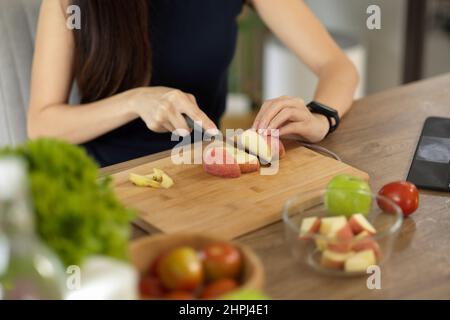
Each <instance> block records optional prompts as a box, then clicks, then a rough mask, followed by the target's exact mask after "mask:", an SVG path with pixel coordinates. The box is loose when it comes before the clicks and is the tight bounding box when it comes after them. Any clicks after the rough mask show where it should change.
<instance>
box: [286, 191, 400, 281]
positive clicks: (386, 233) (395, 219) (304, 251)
mask: <svg viewBox="0 0 450 320" xmlns="http://www.w3.org/2000/svg"><path fill="white" fill-rule="evenodd" d="M332 192H338V193H342V194H344V193H345V195H346V196H348V197H349V198H347V199H358V197H359V199H361V197H365V199H366V205H365V208H366V209H365V210H366V215H364V217H365V218H366V220H367V221H368V222H369V223H370V224H371V225H372V226H373V227H374V228H375V229H376V233H375V234H373V233H368V232H365V233H364V234H362V233H361V232H362V231H361V230H359V227H358V225H356V227H357V228H355V224H354V223H352V224H349V225H348V227H350V226H352V227H350V229H351V230H352V232H351V234H353V236H351V238H349V237H345V240H342V239H341V238H340V240H338V239H337V237H336V233H334V234H333V235H330V234H328V235H326V234H327V233H326V226H325V224H326V223H324V221H328V224H329V221H331V220H330V219H328V220H322V218H329V217H336V216H337V217H339V216H340V217H341V218H339V219H340V220H341V221H340V222H342V216H346V220H347V222H348V221H349V220H350V219H351V217H352V215H353V214H350V215H339V211H338V210H336V207H335V208H334V214H333V215H331V214H330V213H329V210H328V209H327V205H326V202H327V191H326V190H317V191H312V192H308V193H302V194H299V195H297V196H295V197H293V198H291V199H289V200H288V201H287V202H286V203H285V205H284V208H283V213H282V215H283V216H282V218H283V222H284V225H285V237H286V242H287V244H288V246H289V248H290V250H291V253H292V255H293V257H294V259H295V260H297V261H298V262H299V263H302V264H306V265H308V266H309V267H311V268H313V269H314V270H316V271H318V272H321V273H324V274H327V275H335V276H343V277H346V276H360V275H363V274H365V275H367V272H368V269H367V268H365V267H364V268H363V267H361V268H359V270H358V267H357V266H363V265H364V262H366V261H374V263H370V266H373V265H375V266H381V265H382V264H383V263H384V262H385V261H386V260H387V259H388V258H389V256H390V254H391V251H392V248H393V244H394V242H395V239H396V237H397V234H398V231H399V229H400V227H401V225H402V222H403V215H402V211H401V209H400V207H398V206H397V205H396V204H395V203H394V202H392V201H391V200H390V199H388V198H386V197H382V196H379V195H375V194H372V193H370V192H365V191H350V190H345V189H340V190H336V189H333V190H332ZM357 202H358V200H355V203H356V204H354V203H353V204H351V203H350V208H352V207H351V206H352V205H356V206H358V203H357ZM379 203H382V204H384V205H383V207H384V208H386V210H387V211H389V212H385V210H383V209H381V208H380V207H379V205H378V204H379ZM359 205H361V202H359ZM363 206H364V205H363ZM354 208H356V207H354ZM343 210H346V212H349V207H348V206H347V207H346V208H345V207H344V209H343ZM350 212H351V211H350ZM356 213H357V212H355V214H356ZM311 217H317V218H320V219H321V220H320V226H319V227H317V225H316V232H311V233H307V234H305V233H303V234H301V233H300V228H301V224H302V222H303V221H304V219H306V218H311ZM359 218H361V214H359ZM309 220H310V221H314V220H313V219H309ZM359 220H360V219H359ZM316 222H317V221H316ZM352 222H354V221H352ZM336 225H337V224H336ZM367 250H369V251H372V252H373V256H375V258H374V259H373V256H372V253H370V252H365V251H367ZM363 251H364V253H362V252H363ZM357 254H358V255H357ZM367 255H369V257H371V258H372V259H368V260H367V259H363V260H362V261H363V263H361V256H364V257H367ZM350 257H353V259H352V260H349V258H350Z"/></svg>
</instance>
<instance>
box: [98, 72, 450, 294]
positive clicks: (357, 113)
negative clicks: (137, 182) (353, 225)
mask: <svg viewBox="0 0 450 320" xmlns="http://www.w3.org/2000/svg"><path fill="white" fill-rule="evenodd" d="M429 116H443V117H450V74H448V75H444V76H441V77H437V78H433V79H430V80H427V81H423V82H419V83H414V84H410V85H407V86H404V87H399V88H395V89H392V90H388V91H385V92H382V93H379V94H376V95H373V96H370V97H367V98H364V99H362V100H359V101H357V102H356V103H355V105H354V107H353V109H352V111H351V112H350V113H349V114H348V115H347V116H346V117H345V119H344V121H343V123H342V126H341V127H340V129H339V131H338V132H336V133H335V134H333V135H332V136H330V137H329V138H327V140H326V141H324V142H323V143H322V145H323V146H324V147H326V148H329V149H330V150H333V151H334V152H336V153H337V154H339V155H340V156H341V157H342V158H343V160H344V161H345V162H347V163H349V164H351V165H353V166H355V167H357V168H359V169H362V170H364V171H366V172H368V173H369V174H370V176H371V185H372V187H373V190H378V189H379V188H380V187H381V186H382V185H383V184H384V183H387V182H390V181H393V180H398V179H405V177H406V175H407V171H408V169H409V166H410V163H411V159H412V157H413V153H414V150H415V147H416V144H417V141H418V138H419V135H420V132H421V128H422V125H423V122H424V120H425V119H426V118H427V117H429ZM165 154H167V153H162V154H156V155H152V156H149V157H146V158H143V159H137V160H133V161H130V162H128V163H124V164H119V165H116V166H113V167H109V168H106V169H104V172H105V173H113V172H117V171H119V170H122V169H124V168H129V167H130V166H134V165H136V164H139V163H144V162H146V161H149V160H155V159H158V158H160V157H162V156H164V155H165ZM420 200H421V204H420V208H419V210H418V212H416V213H415V214H414V215H413V216H412V217H411V218H409V219H406V220H405V222H404V224H403V226H402V229H401V232H400V234H399V238H398V240H397V242H396V245H395V249H394V252H393V255H392V257H391V258H390V260H389V261H388V262H387V263H386V264H385V265H384V266H383V268H382V276H381V287H382V288H381V290H369V289H368V288H367V285H366V281H367V278H365V277H361V278H351V279H338V278H332V277H326V276H323V275H319V274H316V273H315V272H313V271H311V270H309V269H307V268H305V267H301V266H298V265H297V264H296V263H295V262H294V261H293V259H292V258H291V255H290V252H289V250H288V248H287V246H286V244H285V242H284V237H283V236H284V233H283V232H284V229H283V224H282V223H281V222H280V223H276V224H273V225H271V226H268V227H266V228H264V229H262V230H259V231H256V232H253V233H251V234H249V235H246V236H243V237H241V238H239V239H238V241H240V242H241V243H243V244H246V245H248V246H250V247H251V248H253V249H254V250H255V251H256V253H257V254H258V255H259V256H260V257H261V259H262V261H263V263H264V265H265V271H266V276H267V282H266V292H267V294H269V295H270V296H271V297H273V298H275V299H405V298H416V299H428V298H434V299H450V194H445V193H435V192H425V191H424V192H421V199H420ZM144 234H145V233H143V232H142V231H139V230H138V229H137V228H136V230H135V237H139V236H142V235H144Z"/></svg>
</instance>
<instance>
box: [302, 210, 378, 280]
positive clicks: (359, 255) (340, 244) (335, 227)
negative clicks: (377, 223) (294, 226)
mask: <svg viewBox="0 0 450 320" xmlns="http://www.w3.org/2000/svg"><path fill="white" fill-rule="evenodd" d="M375 234H376V229H375V228H374V227H373V226H372V224H371V223H370V222H369V221H368V220H367V219H366V218H365V217H364V216H363V215H361V214H354V215H352V216H351V217H350V218H349V219H347V217H345V216H337V217H324V218H319V217H316V216H313V217H307V218H304V219H303V220H302V221H301V224H300V232H299V239H300V240H314V241H313V242H312V243H313V244H312V245H313V246H315V249H316V252H317V254H318V255H319V260H320V265H321V266H322V267H324V268H327V269H332V270H341V271H342V272H344V273H358V272H359V273H361V272H365V271H366V270H367V268H368V267H370V266H371V265H375V264H377V263H378V262H379V261H380V259H381V249H380V245H379V244H378V242H377V241H376V240H375V239H374V238H373V236H374V235H375Z"/></svg>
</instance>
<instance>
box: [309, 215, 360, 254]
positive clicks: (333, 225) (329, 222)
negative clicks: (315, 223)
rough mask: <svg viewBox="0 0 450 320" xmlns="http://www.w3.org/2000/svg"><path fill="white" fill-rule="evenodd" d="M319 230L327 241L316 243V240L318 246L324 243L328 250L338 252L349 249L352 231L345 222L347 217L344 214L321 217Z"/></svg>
mask: <svg viewBox="0 0 450 320" xmlns="http://www.w3.org/2000/svg"><path fill="white" fill-rule="evenodd" d="M319 231H320V234H322V235H324V236H326V237H328V238H329V240H328V241H327V243H320V244H317V242H316V245H318V247H319V246H320V247H321V248H323V247H324V246H325V245H326V246H327V248H328V249H330V250H334V251H338V252H347V251H350V249H351V241H352V239H353V232H352V230H351V228H350V225H349V224H348V222H347V218H345V217H344V216H339V217H326V218H322V221H321V224H320V230H319ZM323 240H324V239H323ZM324 241H326V240H324ZM319 250H320V248H319Z"/></svg>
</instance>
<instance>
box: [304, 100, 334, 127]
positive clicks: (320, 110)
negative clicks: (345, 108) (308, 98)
mask: <svg viewBox="0 0 450 320" xmlns="http://www.w3.org/2000/svg"><path fill="white" fill-rule="evenodd" d="M307 107H308V109H309V111H311V112H312V113H316V114H321V115H323V116H325V117H326V118H327V119H328V122H329V124H330V130H328V134H327V135H329V134H330V133H333V132H334V131H336V129H337V128H338V127H339V123H340V122H341V119H340V118H339V113H338V112H337V111H336V110H335V109H333V108H330V107H328V106H326V105H324V104H321V103H320V102H317V101H312V102H310V103H309V104H308V105H307Z"/></svg>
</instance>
